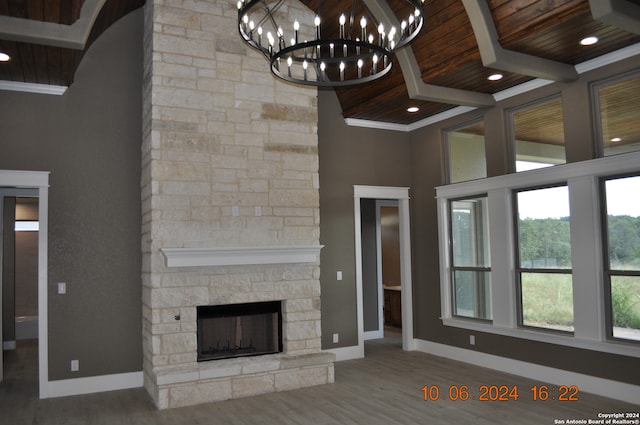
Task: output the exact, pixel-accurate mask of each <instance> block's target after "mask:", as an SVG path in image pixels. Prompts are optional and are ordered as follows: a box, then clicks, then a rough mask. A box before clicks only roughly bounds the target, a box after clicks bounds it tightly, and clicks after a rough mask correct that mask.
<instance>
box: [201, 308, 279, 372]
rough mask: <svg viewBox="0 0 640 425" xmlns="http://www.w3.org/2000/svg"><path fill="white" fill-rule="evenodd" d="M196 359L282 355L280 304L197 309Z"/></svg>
mask: <svg viewBox="0 0 640 425" xmlns="http://www.w3.org/2000/svg"><path fill="white" fill-rule="evenodd" d="M197 334H198V357H197V360H198V361H199V362H201V361H207V360H217V359H227V358H232V357H246V356H258V355H264V354H273V353H280V352H282V303H281V302H280V301H270V302H258V303H247V304H228V305H215V306H198V307H197Z"/></svg>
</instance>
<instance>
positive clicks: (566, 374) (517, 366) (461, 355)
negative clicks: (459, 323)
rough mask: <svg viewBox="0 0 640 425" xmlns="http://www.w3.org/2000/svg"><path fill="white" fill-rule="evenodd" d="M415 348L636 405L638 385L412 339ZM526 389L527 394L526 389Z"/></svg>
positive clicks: (639, 393)
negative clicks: (570, 386)
mask: <svg viewBox="0 0 640 425" xmlns="http://www.w3.org/2000/svg"><path fill="white" fill-rule="evenodd" d="M416 348H417V350H418V351H422V352H425V353H429V354H433V355H435V356H439V357H446V358H449V359H452V360H457V361H461V362H464V363H469V364H473V365H476V366H482V367H486V368H489V369H494V370H498V371H500V372H506V373H511V374H513V375H518V376H522V377H524V378H528V379H533V380H536V381H540V382H542V383H547V384H554V385H576V386H577V387H578V388H579V389H580V392H585V393H591V394H596V395H599V396H602V397H608V398H614V399H616V400H622V401H625V402H627V403H633V404H636V403H638V400H640V386H637V385H632V384H627V383H624V382H618V381H613V380H610V379H604V378H598V377H596V376H590V375H584V374H581V373H576V372H570V371H566V370H562V369H556V368H552V367H548V366H541V365H537V364H533V363H528V362H523V361H520V360H514V359H509V358H506V357H500V356H495V355H492V354H486V353H481V352H478V351H474V350H467V349H464V348H459V347H453V346H449V345H445V344H440V343H436V342H432V341H425V340H416ZM526 390H527V391H528V388H527V389H526ZM523 391H524V389H523Z"/></svg>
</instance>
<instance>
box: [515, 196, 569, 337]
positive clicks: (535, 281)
mask: <svg viewBox="0 0 640 425" xmlns="http://www.w3.org/2000/svg"><path fill="white" fill-rule="evenodd" d="M516 197H517V211H518V220H517V224H518V232H517V237H518V268H517V272H518V276H517V277H518V282H519V288H518V289H519V294H520V320H521V324H522V325H524V326H533V327H538V328H548V329H555V330H562V331H573V289H572V282H571V236H570V230H569V190H568V187H567V186H557V187H549V188H543V189H532V190H524V191H519V192H516Z"/></svg>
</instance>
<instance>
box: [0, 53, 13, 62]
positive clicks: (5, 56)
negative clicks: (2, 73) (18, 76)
mask: <svg viewBox="0 0 640 425" xmlns="http://www.w3.org/2000/svg"><path fill="white" fill-rule="evenodd" d="M9 59H11V58H10V57H9V55H8V54H6V53H4V52H0V62H9Z"/></svg>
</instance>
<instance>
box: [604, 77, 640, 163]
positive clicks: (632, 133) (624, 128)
mask: <svg viewBox="0 0 640 425" xmlns="http://www.w3.org/2000/svg"><path fill="white" fill-rule="evenodd" d="M593 92H594V98H595V105H596V115H597V118H596V123H597V125H598V127H599V128H598V132H597V133H598V136H599V138H600V146H601V148H602V155H603V156H609V155H616V154H620V153H625V152H632V151H638V150H640V74H638V73H637V72H636V73H635V74H632V75H631V76H629V75H627V76H625V77H623V78H622V79H620V78H616V79H615V80H614V82H613V83H612V82H611V80H607V81H606V82H602V83H599V84H596V85H595V86H594V89H593Z"/></svg>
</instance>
